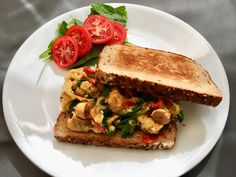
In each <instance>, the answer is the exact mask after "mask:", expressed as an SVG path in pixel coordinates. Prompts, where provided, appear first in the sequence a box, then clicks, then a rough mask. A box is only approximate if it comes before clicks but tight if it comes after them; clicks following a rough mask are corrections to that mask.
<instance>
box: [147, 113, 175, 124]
mask: <svg viewBox="0 0 236 177" xmlns="http://www.w3.org/2000/svg"><path fill="white" fill-rule="evenodd" d="M151 117H152V118H153V119H154V120H155V121H156V122H157V123H158V124H160V125H166V124H168V123H170V120H171V118H170V117H171V114H170V111H169V110H168V109H155V110H154V111H152V114H151Z"/></svg>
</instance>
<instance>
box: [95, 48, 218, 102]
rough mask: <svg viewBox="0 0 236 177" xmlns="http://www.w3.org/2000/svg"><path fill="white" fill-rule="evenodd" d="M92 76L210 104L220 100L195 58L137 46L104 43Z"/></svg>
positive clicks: (154, 94) (156, 94) (113, 82)
mask: <svg viewBox="0 0 236 177" xmlns="http://www.w3.org/2000/svg"><path fill="white" fill-rule="evenodd" d="M96 80H97V81H99V82H101V83H104V84H112V85H119V86H122V87H124V88H131V89H132V88H134V89H136V88H138V90H140V91H142V92H144V93H146V94H150V95H152V96H158V97H159V96H163V97H169V98H171V99H174V100H188V101H192V102H196V103H201V104H206V105H212V106H217V105H218V104H219V103H220V102H221V100H222V95H221V91H220V90H219V89H218V87H217V86H216V84H215V83H214V82H213V81H212V79H211V77H210V75H209V73H208V72H207V71H206V70H205V69H204V68H203V67H202V66H201V65H200V64H198V63H197V62H196V61H194V60H192V59H190V58H188V57H185V56H183V55H179V54H175V53H170V52H165V51H161V50H155V49H148V48H143V47H137V46H127V45H112V46H106V47H105V48H104V49H103V51H102V52H101V54H100V56H99V62H98V71H97V73H96Z"/></svg>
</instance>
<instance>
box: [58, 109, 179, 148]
mask: <svg viewBox="0 0 236 177" xmlns="http://www.w3.org/2000/svg"><path fill="white" fill-rule="evenodd" d="M68 118H70V117H69V116H68V115H67V114H65V113H61V114H60V115H59V117H58V119H57V122H56V124H55V127H54V136H55V138H56V139H57V140H59V141H62V142H70V143H79V144H91V145H97V146H112V147H127V148H136V149H153V150H154V149H168V148H171V147H173V146H174V144H175V142H176V132H177V127H176V123H175V122H172V123H171V126H170V128H169V129H166V130H162V131H163V132H162V133H161V135H162V136H160V137H159V138H158V139H157V140H156V141H154V142H151V143H150V142H149V143H144V142H143V141H142V140H141V136H142V135H144V133H142V132H141V131H137V132H135V133H134V134H133V135H132V136H131V137H127V138H121V137H120V135H118V134H114V135H110V136H108V135H105V134H101V133H94V132H87V133H83V132H76V131H71V130H70V129H68V128H67V126H66V123H67V119H68Z"/></svg>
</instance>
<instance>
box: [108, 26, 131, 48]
mask: <svg viewBox="0 0 236 177" xmlns="http://www.w3.org/2000/svg"><path fill="white" fill-rule="evenodd" d="M113 26H114V35H113V37H112V39H111V40H110V41H109V42H108V44H110V45H112V44H123V43H124V42H125V39H126V36H127V32H126V29H125V27H124V26H123V25H121V24H120V23H118V22H113Z"/></svg>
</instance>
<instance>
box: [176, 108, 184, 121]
mask: <svg viewBox="0 0 236 177" xmlns="http://www.w3.org/2000/svg"><path fill="white" fill-rule="evenodd" d="M177 119H178V121H179V122H180V123H181V122H182V121H183V120H184V112H183V110H182V109H181V110H180V111H179V114H177Z"/></svg>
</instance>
